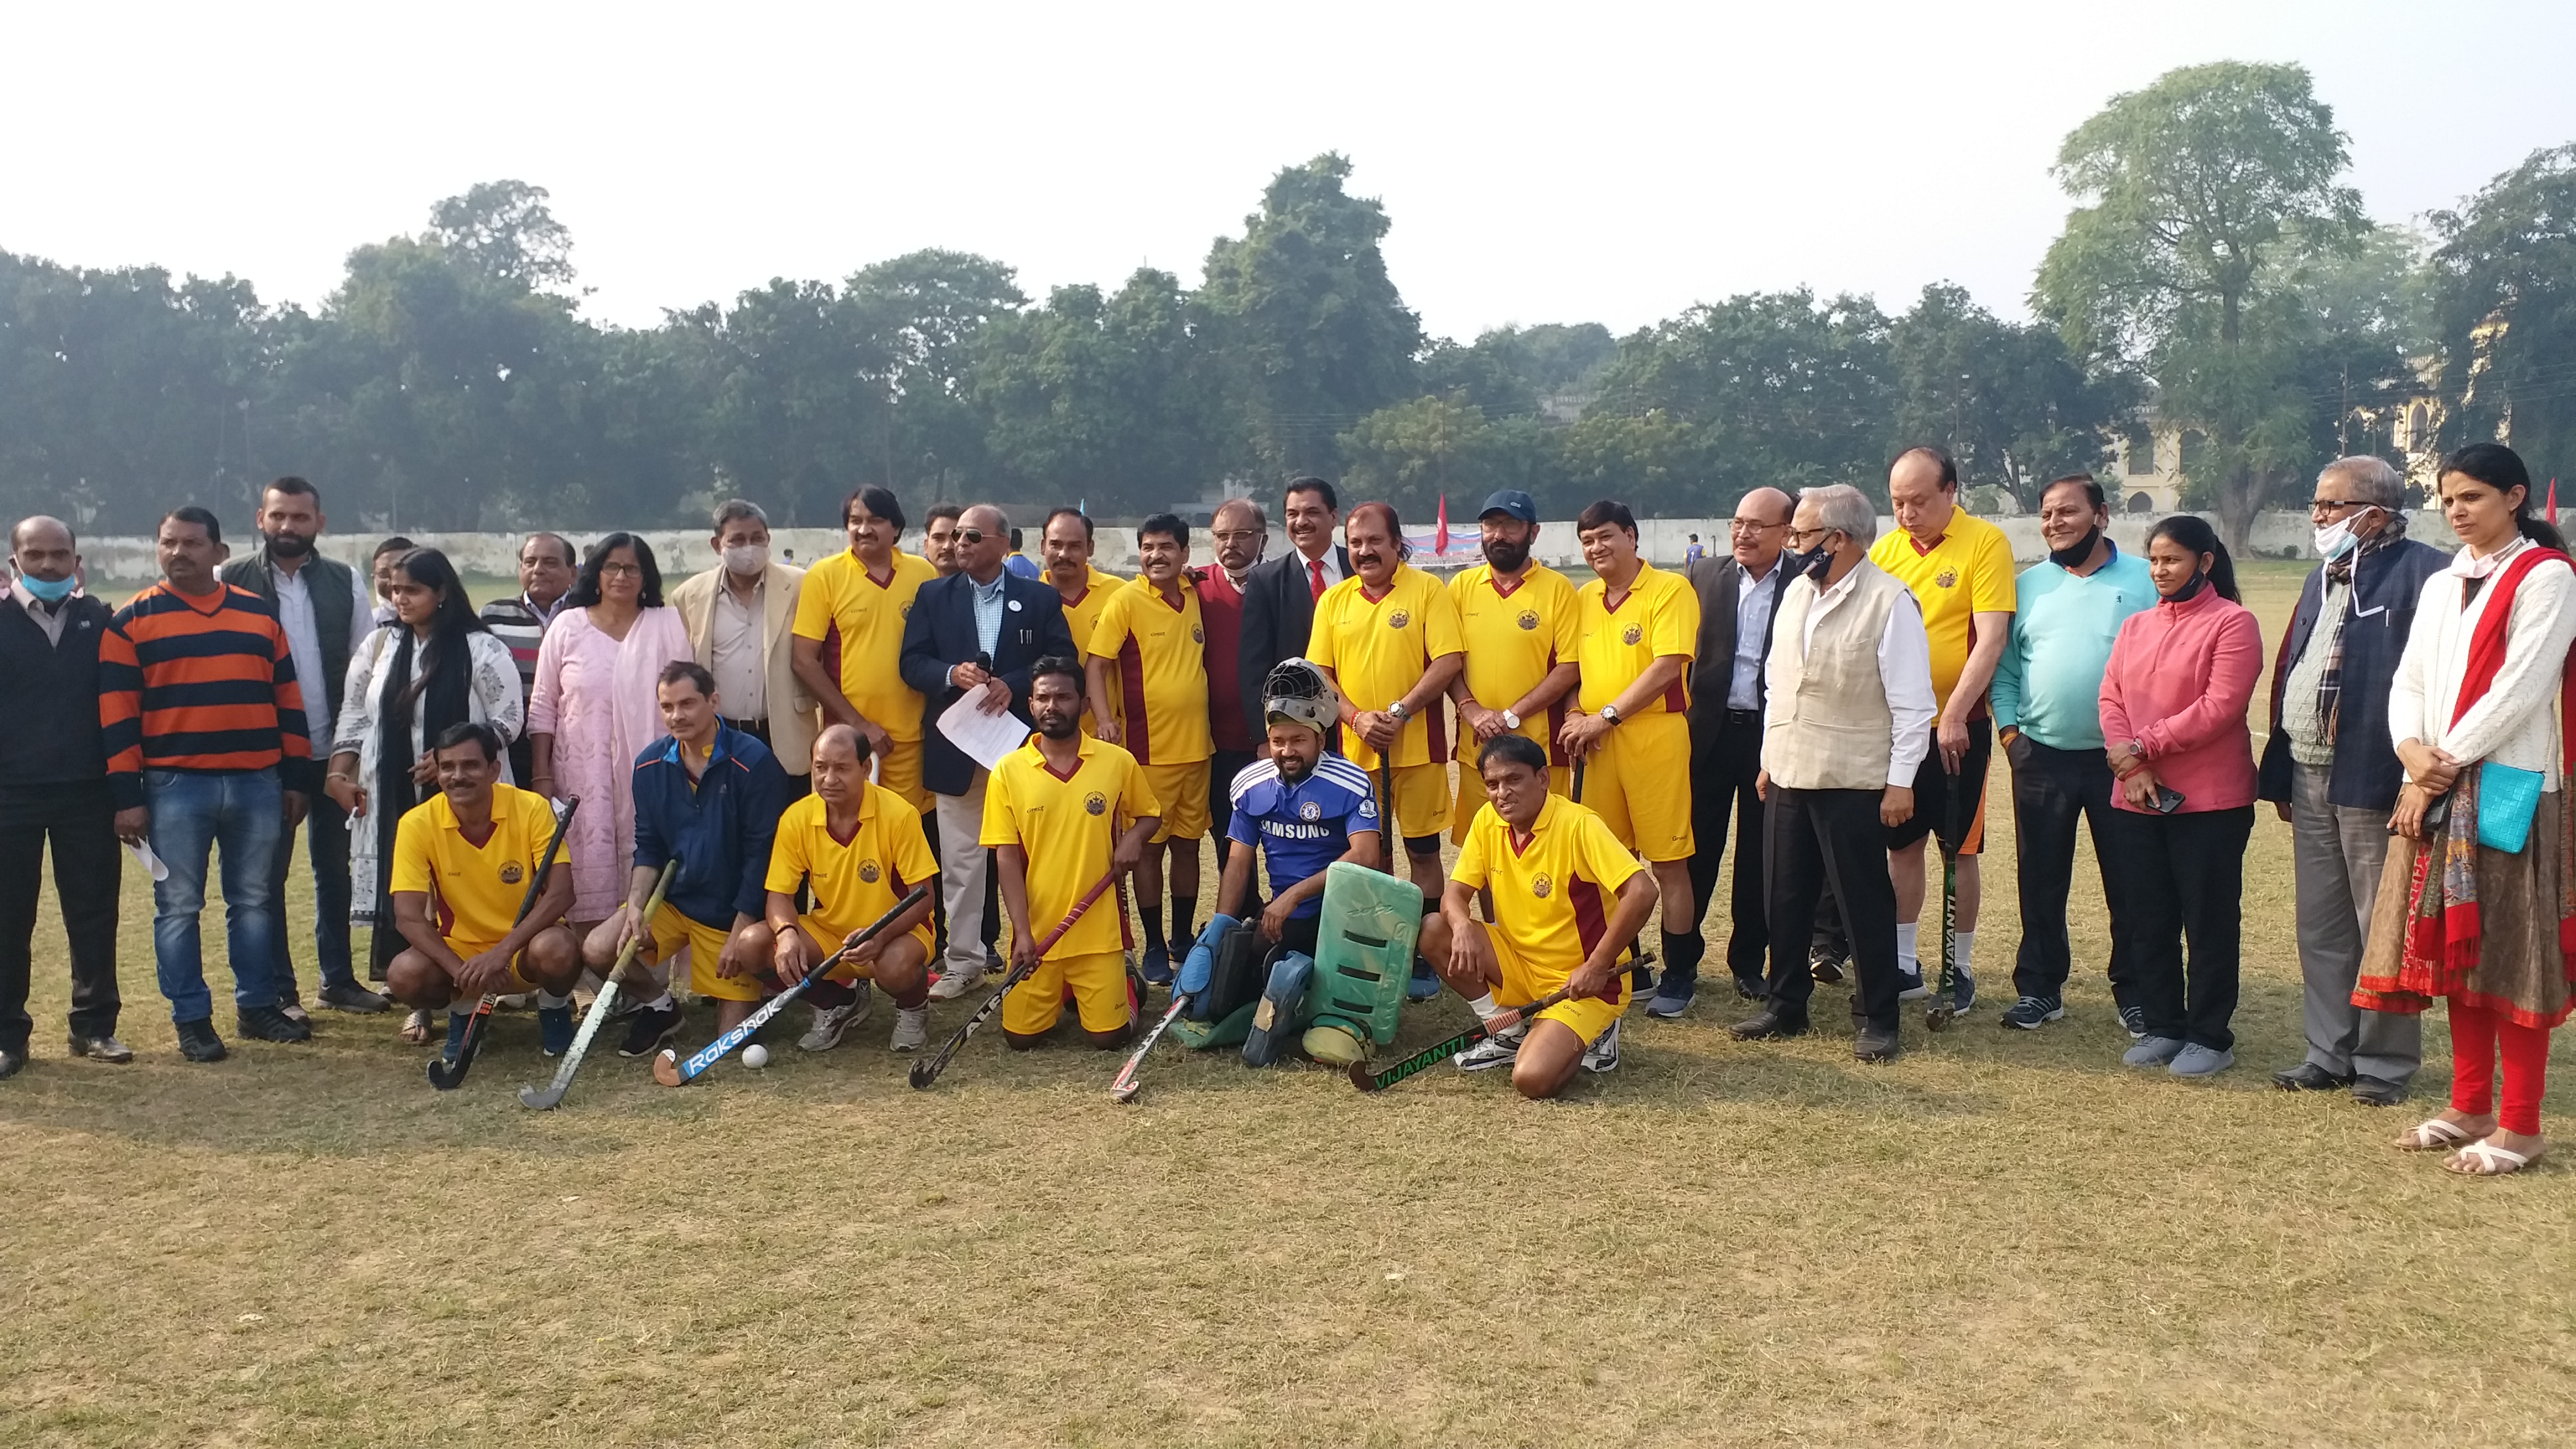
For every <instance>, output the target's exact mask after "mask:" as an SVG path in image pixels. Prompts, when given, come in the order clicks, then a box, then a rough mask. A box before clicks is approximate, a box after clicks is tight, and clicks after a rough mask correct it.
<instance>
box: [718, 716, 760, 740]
mask: <svg viewBox="0 0 2576 1449" xmlns="http://www.w3.org/2000/svg"><path fill="white" fill-rule="evenodd" d="M725 723H726V724H729V725H731V726H733V727H734V728H735V729H738V730H740V731H742V732H743V733H744V734H747V735H749V736H751V737H752V738H753V739H755V740H758V741H760V742H761V743H762V744H764V745H765V744H768V743H769V721H767V720H765V719H729V720H726V721H725Z"/></svg>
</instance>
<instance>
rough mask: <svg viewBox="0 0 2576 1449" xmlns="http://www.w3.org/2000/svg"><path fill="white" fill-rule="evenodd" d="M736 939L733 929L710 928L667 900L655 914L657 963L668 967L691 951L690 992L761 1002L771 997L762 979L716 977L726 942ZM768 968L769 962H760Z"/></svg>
mask: <svg viewBox="0 0 2576 1449" xmlns="http://www.w3.org/2000/svg"><path fill="white" fill-rule="evenodd" d="M732 939H733V928H732V927H731V926H729V925H727V926H710V925H708V924H707V923H706V922H704V921H701V920H698V919H697V918H695V917H693V916H684V915H682V914H680V910H679V908H678V907H677V906H674V905H672V904H671V903H670V902H668V901H665V902H663V903H662V909H660V910H658V911H655V912H654V913H653V962H654V964H655V965H657V966H659V965H667V964H668V963H669V962H670V961H671V959H672V958H673V957H676V956H678V955H679V954H680V948H681V947H683V946H686V947H687V948H688V949H689V990H690V991H692V992H694V993H696V994H697V995H699V996H706V997H712V998H714V999H715V1000H717V1001H758V1000H760V999H761V998H762V997H764V996H767V995H768V994H769V990H768V988H767V987H765V986H763V985H762V984H761V980H760V978H759V977H757V976H754V975H751V974H749V973H745V974H743V975H740V976H733V977H724V976H718V975H717V974H716V960H717V958H719V957H721V956H722V955H724V948H725V943H726V942H728V941H730V940H732ZM758 964H759V965H760V966H762V967H764V968H765V967H767V966H768V964H769V963H768V962H766V961H763V962H760V963H758Z"/></svg>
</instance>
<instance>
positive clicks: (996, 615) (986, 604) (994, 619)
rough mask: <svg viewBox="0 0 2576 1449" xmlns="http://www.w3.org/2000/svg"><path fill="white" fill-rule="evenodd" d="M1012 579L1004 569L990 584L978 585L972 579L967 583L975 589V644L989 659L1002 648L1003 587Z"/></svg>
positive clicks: (1008, 571)
mask: <svg viewBox="0 0 2576 1449" xmlns="http://www.w3.org/2000/svg"><path fill="white" fill-rule="evenodd" d="M1010 578H1011V571H1010V570H1009V569H1004V570H1002V571H1001V572H999V573H997V574H995V575H993V581H992V582H991V583H989V584H977V583H975V581H974V580H973V579H972V578H969V579H968V580H967V581H966V582H968V583H969V584H974V587H975V643H976V646H977V647H978V648H980V649H982V650H983V651H984V657H985V658H987V659H990V658H992V657H993V655H994V653H995V651H997V650H999V649H1000V648H1001V647H1002V602H1003V601H1002V586H1003V585H1004V584H1006V583H1008V582H1009V581H1010Z"/></svg>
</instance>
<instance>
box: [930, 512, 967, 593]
mask: <svg viewBox="0 0 2576 1449" xmlns="http://www.w3.org/2000/svg"><path fill="white" fill-rule="evenodd" d="M965 512H966V506H965V505H964V504H962V503H934V504H932V505H930V512H929V513H928V514H927V515H926V516H924V517H923V519H922V520H921V556H922V557H923V558H926V559H928V560H930V566H931V567H932V568H934V569H937V570H939V576H940V577H941V578H943V579H944V578H946V577H948V576H949V575H950V574H953V573H955V572H957V527H958V525H957V520H958V519H959V518H961V517H963V516H964V515H965Z"/></svg>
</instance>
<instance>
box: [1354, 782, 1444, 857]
mask: <svg viewBox="0 0 2576 1449" xmlns="http://www.w3.org/2000/svg"><path fill="white" fill-rule="evenodd" d="M1368 776H1369V783H1370V784H1372V785H1375V786H1378V787H1379V788H1381V789H1383V788H1384V787H1385V781H1386V776H1385V775H1384V774H1383V773H1381V772H1380V771H1377V770H1371V771H1369V772H1368ZM1378 809H1379V810H1380V811H1381V812H1383V811H1384V810H1385V809H1386V802H1385V801H1383V800H1381V801H1379V802H1378ZM1448 818H1449V762H1448V761H1446V760H1443V761H1441V762H1440V763H1438V764H1436V765H1398V766H1396V767H1395V820H1394V822H1393V823H1394V824H1395V825H1396V826H1397V828H1398V829H1397V833H1399V834H1401V835H1403V836H1404V837H1405V838H1406V839H1408V840H1419V839H1421V838H1422V837H1423V836H1426V835H1438V834H1439V833H1440V825H1441V822H1443V821H1445V820H1447V819H1448ZM1379 823H1380V824H1381V825H1383V824H1387V823H1389V822H1386V821H1384V820H1381V821H1380V822H1379ZM1388 845H1389V850H1388V855H1389V858H1393V857H1395V856H1399V855H1402V854H1403V851H1401V850H1400V849H1396V848H1394V842H1392V841H1390V842H1388Z"/></svg>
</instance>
